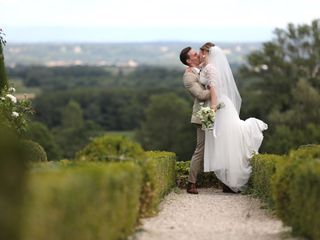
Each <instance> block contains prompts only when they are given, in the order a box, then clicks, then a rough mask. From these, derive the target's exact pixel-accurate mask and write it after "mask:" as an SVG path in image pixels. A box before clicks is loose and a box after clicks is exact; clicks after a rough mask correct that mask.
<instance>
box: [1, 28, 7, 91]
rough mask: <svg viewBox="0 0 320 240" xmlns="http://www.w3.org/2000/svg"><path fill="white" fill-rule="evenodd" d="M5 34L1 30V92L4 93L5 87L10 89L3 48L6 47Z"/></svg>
mask: <svg viewBox="0 0 320 240" xmlns="http://www.w3.org/2000/svg"><path fill="white" fill-rule="evenodd" d="M3 35H4V33H3V32H2V29H1V28H0V91H2V90H3V89H4V88H5V87H8V80H7V74H6V69H5V64H4V54H3V46H5V44H6V41H5V40H4V38H3Z"/></svg>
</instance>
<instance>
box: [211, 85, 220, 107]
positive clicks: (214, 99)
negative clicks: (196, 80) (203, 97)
mask: <svg viewBox="0 0 320 240" xmlns="http://www.w3.org/2000/svg"><path fill="white" fill-rule="evenodd" d="M210 93H211V108H212V109H214V110H217V105H218V103H217V95H216V89H215V87H214V86H210Z"/></svg>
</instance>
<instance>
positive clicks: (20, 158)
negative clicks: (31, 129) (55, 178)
mask: <svg viewBox="0 0 320 240" xmlns="http://www.w3.org/2000/svg"><path fill="white" fill-rule="evenodd" d="M2 120H3V118H2V117H1V115H0V121H2ZM0 136H1V137H0V212H1V213H0V239H10V240H18V239H21V231H20V229H21V219H22V213H21V205H22V199H23V195H24V190H25V182H26V181H25V172H26V165H25V161H26V160H25V155H24V152H23V147H22V145H21V142H20V141H19V140H18V139H17V136H15V134H14V133H12V131H10V130H8V129H6V128H3V127H0Z"/></svg>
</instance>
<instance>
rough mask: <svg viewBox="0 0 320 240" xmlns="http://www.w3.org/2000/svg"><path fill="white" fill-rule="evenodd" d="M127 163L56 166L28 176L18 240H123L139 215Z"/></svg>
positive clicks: (135, 171) (136, 171)
mask: <svg viewBox="0 0 320 240" xmlns="http://www.w3.org/2000/svg"><path fill="white" fill-rule="evenodd" d="M141 178H142V176H141V170H140V168H139V167H138V166H137V165H135V164H133V163H131V162H126V163H110V164H102V163H82V164H79V163H78V164H68V163H64V162H62V163H60V164H59V166H58V167H57V165H56V164H55V165H53V168H52V169H51V167H50V165H49V166H47V167H46V168H45V167H43V168H42V169H37V170H36V171H33V172H31V173H30V174H29V186H28V194H27V197H26V205H25V216H26V217H25V218H24V219H25V222H24V226H25V227H24V231H23V239H25V240H28V239H32V240H37V239H48V240H50V239H62V240H63V239H79V240H81V239H97V240H98V239H110V240H113V239H114V240H116V239H125V238H126V237H127V236H128V235H129V234H130V233H132V231H133V230H134V226H135V225H136V222H137V219H138V216H139V215H138V214H139V196H140V188H141Z"/></svg>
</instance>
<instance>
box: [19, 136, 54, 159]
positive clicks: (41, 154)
mask: <svg viewBox="0 0 320 240" xmlns="http://www.w3.org/2000/svg"><path fill="white" fill-rule="evenodd" d="M23 145H24V148H25V152H26V158H27V160H28V161H29V162H47V161H48V159H47V153H46V151H45V150H44V148H43V147H42V146H41V145H40V144H39V143H37V142H34V141H31V140H24V141H23Z"/></svg>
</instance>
